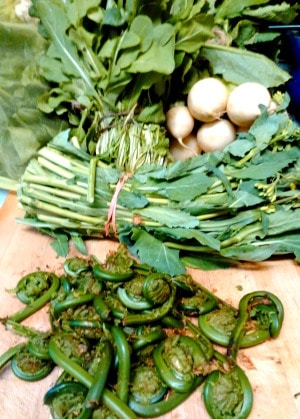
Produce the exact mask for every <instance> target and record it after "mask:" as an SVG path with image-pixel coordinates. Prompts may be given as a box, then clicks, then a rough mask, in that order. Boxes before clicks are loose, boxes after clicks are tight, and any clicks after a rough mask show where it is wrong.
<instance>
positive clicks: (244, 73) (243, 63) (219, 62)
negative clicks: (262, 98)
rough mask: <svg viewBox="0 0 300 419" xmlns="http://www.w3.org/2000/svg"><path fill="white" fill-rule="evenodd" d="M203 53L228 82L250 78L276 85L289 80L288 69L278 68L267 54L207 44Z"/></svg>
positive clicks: (241, 81)
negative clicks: (262, 54)
mask: <svg viewBox="0 0 300 419" xmlns="http://www.w3.org/2000/svg"><path fill="white" fill-rule="evenodd" d="M202 55H203V57H205V58H207V60H208V61H209V62H210V65H211V66H212V69H213V72H214V73H215V74H221V75H222V76H223V78H224V80H226V81H227V82H231V83H234V84H241V83H244V82H245V80H248V81H255V82H258V83H261V84H263V85H264V86H266V87H274V86H279V85H281V84H284V83H285V82H286V81H287V80H288V79H287V74H286V71H284V70H281V69H280V68H278V66H277V64H275V62H274V61H272V60H270V59H269V58H267V57H266V56H263V57H262V56H261V54H258V53H255V52H251V51H244V50H243V49H239V48H234V47H227V46H222V45H207V46H205V47H204V48H202ZM232 68H234V71H232ZM254 68H255V71H253V69H254Z"/></svg>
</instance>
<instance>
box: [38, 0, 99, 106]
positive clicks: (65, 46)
mask: <svg viewBox="0 0 300 419" xmlns="http://www.w3.org/2000/svg"><path fill="white" fill-rule="evenodd" d="M33 4H34V7H35V9H36V12H37V13H38V14H39V15H40V16H43V29H44V30H45V31H46V33H47V37H48V38H50V39H51V41H52V44H51V45H52V48H55V51H53V53H54V54H55V56H56V57H57V56H58V57H59V58H60V60H61V63H62V67H61V71H62V73H63V74H65V75H66V76H67V77H68V76H75V77H78V78H80V79H81V80H83V81H84V83H85V88H86V90H87V92H88V93H89V94H90V95H91V96H92V97H94V98H96V99H97V98H98V93H97V91H96V89H95V86H94V84H93V82H92V80H91V78H90V76H89V71H88V69H87V68H86V67H85V65H84V63H83V62H82V60H80V58H79V55H78V53H77V50H76V47H75V45H74V44H73V43H72V42H71V41H70V39H69V38H68V37H67V35H66V30H67V28H68V27H69V24H70V22H69V21H68V19H67V15H66V14H65V12H64V9H63V8H61V7H59V6H58V5H56V4H54V3H53V4H52V5H51V7H49V2H48V1H42V0H40V1H33ZM52 58H53V57H52Z"/></svg>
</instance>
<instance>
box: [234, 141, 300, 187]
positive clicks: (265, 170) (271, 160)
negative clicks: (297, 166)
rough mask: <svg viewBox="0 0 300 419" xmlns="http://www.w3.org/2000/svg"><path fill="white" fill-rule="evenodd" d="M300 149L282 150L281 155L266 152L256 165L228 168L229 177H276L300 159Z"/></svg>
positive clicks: (262, 178) (260, 178)
mask: <svg viewBox="0 0 300 419" xmlns="http://www.w3.org/2000/svg"><path fill="white" fill-rule="evenodd" d="M299 155H300V149H299V148H297V147H294V148H292V149H286V150H281V151H280V153H271V152H265V153H264V154H263V155H262V156H261V158H260V159H258V160H257V162H255V163H256V164H249V165H245V167H243V168H242V169H234V168H228V169H229V170H228V173H227V175H229V176H234V177H236V178H237V179H252V180H253V179H256V180H265V179H267V178H270V177H273V176H276V173H277V172H280V171H281V170H282V169H283V168H285V167H287V166H288V165H290V164H291V163H293V162H294V161H296V160H297V159H298V158H299Z"/></svg>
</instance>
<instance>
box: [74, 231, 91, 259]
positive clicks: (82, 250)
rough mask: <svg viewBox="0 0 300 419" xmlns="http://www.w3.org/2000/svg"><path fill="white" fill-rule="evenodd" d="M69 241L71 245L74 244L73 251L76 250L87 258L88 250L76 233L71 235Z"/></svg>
mask: <svg viewBox="0 0 300 419" xmlns="http://www.w3.org/2000/svg"><path fill="white" fill-rule="evenodd" d="M71 240H72V243H73V244H74V247H75V249H77V250H78V252H80V253H81V254H82V255H84V256H88V250H87V247H86V245H85V242H84V240H83V239H82V237H81V236H80V235H79V234H78V233H77V232H76V233H71Z"/></svg>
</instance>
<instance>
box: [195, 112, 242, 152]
mask: <svg viewBox="0 0 300 419" xmlns="http://www.w3.org/2000/svg"><path fill="white" fill-rule="evenodd" d="M235 138H236V130H235V126H234V125H233V123H232V122H230V121H228V120H227V119H219V120H218V121H213V122H207V123H204V124H202V125H201V127H200V128H199V129H198V131H197V142H198V144H199V146H200V148H201V149H202V150H203V151H205V152H210V151H216V150H223V149H224V148H225V147H226V146H227V145H228V144H230V143H231V142H232V141H234V140H235Z"/></svg>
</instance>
